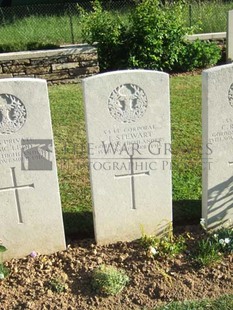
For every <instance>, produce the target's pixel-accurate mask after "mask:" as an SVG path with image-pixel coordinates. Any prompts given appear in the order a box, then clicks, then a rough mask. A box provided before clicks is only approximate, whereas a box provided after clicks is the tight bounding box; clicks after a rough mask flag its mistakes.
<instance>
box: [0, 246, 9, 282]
mask: <svg viewBox="0 0 233 310" xmlns="http://www.w3.org/2000/svg"><path fill="white" fill-rule="evenodd" d="M6 250H7V248H6V247H4V246H3V245H0V280H3V279H5V277H6V276H8V274H9V270H8V268H6V267H5V266H4V265H3V262H2V261H3V259H2V253H4V252H6Z"/></svg>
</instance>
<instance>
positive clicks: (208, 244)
mask: <svg viewBox="0 0 233 310" xmlns="http://www.w3.org/2000/svg"><path fill="white" fill-rule="evenodd" d="M220 260H221V253H220V246H219V244H218V243H217V242H215V241H213V240H212V238H207V239H203V240H200V241H198V243H197V248H196V251H195V255H194V261H195V262H196V263H197V264H198V265H199V266H201V267H203V266H211V265H214V264H216V263H218V262H219V261H220Z"/></svg>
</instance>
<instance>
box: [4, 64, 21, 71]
mask: <svg viewBox="0 0 233 310" xmlns="http://www.w3.org/2000/svg"><path fill="white" fill-rule="evenodd" d="M24 68H25V67H24V66H23V65H12V66H4V67H3V72H4V73H18V72H22V71H24Z"/></svg>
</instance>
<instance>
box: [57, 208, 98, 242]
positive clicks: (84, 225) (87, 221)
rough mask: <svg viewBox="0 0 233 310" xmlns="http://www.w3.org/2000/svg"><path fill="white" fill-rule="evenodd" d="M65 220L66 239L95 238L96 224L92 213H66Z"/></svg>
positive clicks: (64, 214)
mask: <svg viewBox="0 0 233 310" xmlns="http://www.w3.org/2000/svg"><path fill="white" fill-rule="evenodd" d="M63 220H64V228H65V235H66V238H71V239H85V238H94V224H93V217H92V212H91V211H84V212H64V213H63Z"/></svg>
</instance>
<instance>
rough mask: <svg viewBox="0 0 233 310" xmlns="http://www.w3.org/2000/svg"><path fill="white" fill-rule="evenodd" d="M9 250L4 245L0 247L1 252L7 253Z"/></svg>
mask: <svg viewBox="0 0 233 310" xmlns="http://www.w3.org/2000/svg"><path fill="white" fill-rule="evenodd" d="M6 250H7V248H6V247H4V246H3V245H0V252H1V253H3V252H6Z"/></svg>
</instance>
